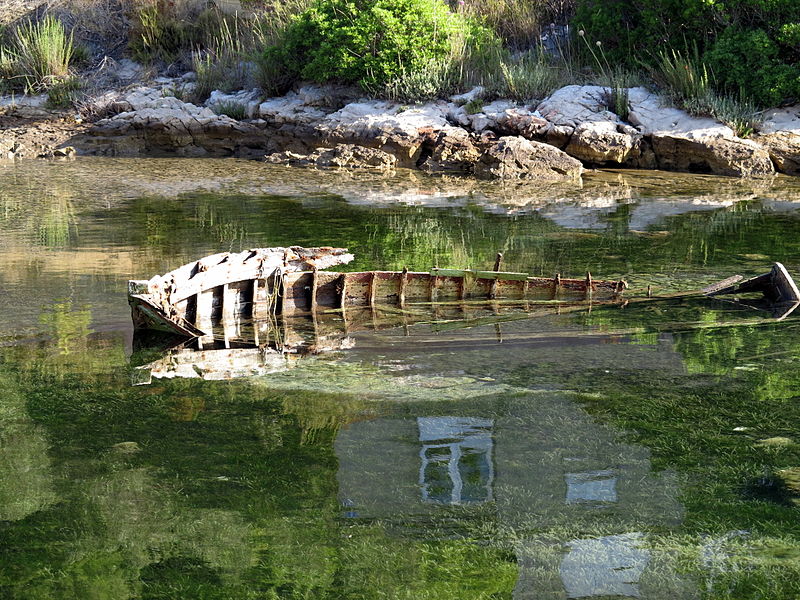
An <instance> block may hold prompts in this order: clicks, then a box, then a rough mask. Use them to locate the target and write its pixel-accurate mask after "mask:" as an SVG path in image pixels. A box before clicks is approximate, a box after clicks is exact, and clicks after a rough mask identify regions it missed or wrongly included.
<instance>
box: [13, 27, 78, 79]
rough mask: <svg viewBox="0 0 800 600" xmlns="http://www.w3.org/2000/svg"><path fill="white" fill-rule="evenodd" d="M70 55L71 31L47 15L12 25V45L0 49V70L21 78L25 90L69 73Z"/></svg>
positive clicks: (65, 76)
mask: <svg viewBox="0 0 800 600" xmlns="http://www.w3.org/2000/svg"><path fill="white" fill-rule="evenodd" d="M72 56H73V42H72V34H71V33H70V34H67V32H66V31H65V29H64V26H63V25H62V24H61V22H60V21H58V20H57V19H55V18H54V17H52V16H49V15H48V16H46V17H45V18H44V19H42V20H41V21H38V22H31V21H29V22H27V23H24V24H22V25H20V26H19V27H18V28H17V29H16V31H15V32H14V37H13V41H12V48H11V49H6V50H5V51H3V52H2V53H0V70H2V71H5V72H10V73H12V75H11V77H12V78H16V79H19V80H21V81H23V82H24V87H25V90H26V91H29V92H33V91H39V90H41V89H47V88H48V87H50V86H51V85H54V84H57V83H59V82H61V81H62V80H64V79H65V78H67V77H68V76H69V74H70V69H69V67H70V62H71V60H72Z"/></svg>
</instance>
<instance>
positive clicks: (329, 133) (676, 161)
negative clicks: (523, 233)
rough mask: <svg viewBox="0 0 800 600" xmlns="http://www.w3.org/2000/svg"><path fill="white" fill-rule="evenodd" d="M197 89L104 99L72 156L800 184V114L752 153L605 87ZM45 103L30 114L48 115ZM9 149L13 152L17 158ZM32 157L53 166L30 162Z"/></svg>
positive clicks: (726, 133) (726, 135)
mask: <svg viewBox="0 0 800 600" xmlns="http://www.w3.org/2000/svg"><path fill="white" fill-rule="evenodd" d="M193 79H194V77H193V75H192V74H191V73H188V74H185V75H184V76H182V77H180V78H175V79H169V78H161V79H156V80H153V82H151V84H149V85H148V86H147V87H144V86H142V87H138V88H134V89H130V90H127V91H122V92H120V91H112V92H108V93H106V94H104V95H102V96H99V97H97V98H95V99H94V101H93V102H92V103H90V106H89V107H88V108H87V111H86V112H85V114H89V115H92V116H93V118H94V119H97V117H98V116H105V118H101V119H99V120H96V122H94V123H93V124H92V126H91V128H90V129H89V130H88V131H87V132H86V133H85V134H83V135H78V136H75V137H74V138H73V139H71V140H64V141H63V144H64V145H66V144H69V145H72V146H75V147H76V148H77V149H78V152H79V153H84V154H85V153H90V154H112V155H142V154H148V155H150V154H155V155H158V154H169V155H179V156H239V157H246V158H261V157H263V156H271V157H274V158H273V159H272V160H276V161H282V162H287V163H290V164H305V165H315V166H324V165H330V166H337V167H341V166H345V167H347V168H370V169H382V170H385V169H390V168H392V167H404V168H414V169H421V170H423V171H426V172H429V173H440V174H480V175H481V176H491V177H497V176H503V177H522V178H526V179H527V178H534V177H537V178H543V179H550V178H553V177H566V178H571V177H574V176H575V171H576V169H575V163H574V162H570V161H566V160H565V155H562V153H560V152H554V151H552V150H551V149H552V148H555V149H558V150H559V151H563V152H564V153H566V155H568V156H570V157H572V158H573V159H577V160H578V161H580V162H581V163H583V164H584V165H588V166H625V167H633V168H647V169H651V168H660V169H666V170H674V171H688V172H702V173H714V174H719V175H734V176H740V177H760V176H766V175H771V174H772V173H773V172H774V169H775V166H777V168H778V169H779V170H780V171H783V172H786V173H792V174H795V173H798V172H800V142H798V140H800V137H798V136H800V111H798V109H797V107H793V108H789V109H780V110H775V111H772V112H771V113H768V114H767V118H766V120H765V123H764V126H762V127H761V130H760V131H759V132H758V135H757V136H756V137H755V138H754V139H741V138H739V137H737V136H736V135H735V134H734V132H733V131H732V130H731V129H730V128H729V127H727V126H725V125H723V124H721V123H719V122H717V121H715V120H714V119H711V118H700V117H694V116H691V115H689V114H688V113H686V112H685V111H683V110H679V109H677V108H674V107H669V106H664V105H663V101H662V99H661V98H659V97H658V96H656V95H654V94H653V93H651V92H650V91H648V90H646V89H644V88H631V89H630V90H629V106H628V108H629V111H628V115H626V120H625V121H623V120H622V119H620V117H619V116H617V115H616V114H614V113H613V112H610V111H609V110H607V109H606V107H605V105H606V100H607V96H608V90H607V89H606V88H603V87H600V86H578V85H573V86H566V87H564V88H561V89H559V90H557V91H555V92H554V93H553V94H552V95H551V96H550V97H549V98H547V99H545V100H544V101H543V102H541V103H540V104H539V105H538V106H536V107H535V108H534V107H527V106H523V105H521V104H519V103H516V102H513V101H509V100H495V101H492V102H488V103H484V104H482V102H483V101H482V97H483V96H484V95H485V94H486V91H485V90H483V89H482V88H475V89H474V90H471V91H470V92H468V93H466V94H461V95H459V96H453V97H452V98H451V99H450V100H449V101H445V100H440V101H436V102H429V103H427V104H423V105H419V106H413V107H407V106H402V105H400V104H398V103H394V102H388V101H379V100H369V99H364V98H359V97H358V90H354V89H353V88H349V87H344V86H319V85H307V86H303V87H300V88H299V89H297V90H295V91H292V92H289V93H288V94H286V95H285V96H282V97H278V98H269V99H266V100H264V99H262V98H259V97H258V95H259V92H258V90H242V91H239V92H234V93H222V92H220V91H215V92H213V93H212V94H211V97H210V98H209V99H208V100H207V101H206V102H205V103H204V105H203V106H197V105H195V104H192V103H190V102H186V101H185V100H184V99H182V98H185V97H187V95H189V94H191V92H192V90H193V86H194V82H193ZM2 102H3V101H2V99H0V108H2ZM40 103H41V99H37V100H35V101H31V103H29V105H28V106H26V107H25V110H32V111H39V112H41V111H42V110H43V109H42V108H41V107H40V106H39V105H38V104H40ZM3 141H4V140H3V139H2V136H0V150H4V149H5V146H8V148H12V146H11V145H9V144H5V146H3ZM529 142H530V143H529ZM542 144H544V145H546V146H547V149H546V150H545V149H543V148H542V147H541V145H542ZM52 149H53V147H50V148H49V150H52ZM368 150H372V151H375V152H368ZM4 151H5V153H6V154H8V152H11V153H12V154H14V152H16V151H15V150H13V149H12V150H9V149H5V150H4ZM331 151H332V152H331ZM31 154H33V155H37V156H39V155H48V154H47V152H45V151H42V152H33V153H31V152H27V153H24V155H25V156H28V155H31ZM14 155H15V156H16V154H14ZM387 156H391V157H392V160H389V159H387ZM507 156H511V157H513V158H512V159H509V160H505V157H507ZM542 165H548V166H546V167H542Z"/></svg>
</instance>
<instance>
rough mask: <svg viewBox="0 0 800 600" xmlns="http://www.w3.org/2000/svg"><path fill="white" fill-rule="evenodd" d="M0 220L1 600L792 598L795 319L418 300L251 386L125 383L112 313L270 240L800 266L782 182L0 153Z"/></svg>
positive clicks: (629, 268) (740, 311) (398, 264)
mask: <svg viewBox="0 0 800 600" xmlns="http://www.w3.org/2000/svg"><path fill="white" fill-rule="evenodd" d="M0 225H2V227H0V294H2V298H3V303H2V310H0V597H2V598H6V597H7V598H48V599H49V598H98V599H100V598H108V599H116V598H237V599H238V598H331V599H334V598H336V599H338V598H409V599H412V598H413V599H416V598H430V599H436V600H438V599H447V598H459V599H462V598H516V599H528V598H537V599H538V598H567V597H569V598H580V597H593V598H605V597H640V598H737V599H738V598H796V597H798V595H800V525H799V523H800V521H799V520H798V510H800V509H798V500H800V493H798V492H797V491H796V490H795V489H793V488H792V483H793V482H796V481H797V478H798V474H797V473H798V472H795V474H793V473H792V472H791V471H787V469H789V470H790V469H797V468H799V467H800V431H798V425H797V423H798V422H800V421H798V419H799V418H800V409H798V404H797V401H798V392H797V391H796V390H797V389H798V384H800V381H798V379H800V376H798V375H797V373H798V372H800V370H799V369H798V366H800V364H799V363H800V347H798V343H797V339H798V337H797V335H798V332H800V326H799V325H800V320H798V318H797V317H795V316H793V315H792V316H789V317H788V318H787V319H786V320H784V321H781V322H775V321H773V320H771V319H770V318H769V315H768V314H767V313H765V312H759V311H756V310H753V309H750V308H747V307H743V306H737V305H733V304H729V303H724V302H718V301H710V300H671V301H659V302H654V303H631V304H629V305H628V306H627V307H625V308H621V307H620V306H594V307H592V308H591V310H588V309H587V308H581V309H580V310H576V311H567V310H562V311H561V313H560V314H559V313H558V312H557V311H556V310H555V309H552V310H543V309H537V311H536V312H534V313H531V314H529V315H524V314H520V312H519V311H511V310H505V309H498V310H497V311H496V312H497V313H498V314H494V312H493V311H491V310H490V311H486V310H484V311H479V310H477V309H476V310H472V311H471V312H470V311H467V313H466V314H457V315H454V314H452V313H446V314H443V313H439V314H438V315H437V314H427V315H423V316H422V317H417V318H410V319H409V318H406V325H405V327H403V326H398V327H395V328H387V329H380V330H377V331H372V330H370V329H369V328H363V330H362V331H356V332H350V334H349V335H348V337H347V344H346V346H348V348H347V349H340V350H338V351H334V352H321V353H319V354H317V355H312V356H303V357H300V358H297V359H296V360H292V361H291V366H292V367H293V368H291V369H282V370H280V371H279V372H275V373H273V374H269V375H263V376H257V377H249V378H237V379H232V380H229V381H204V380H201V379H181V378H174V379H158V378H154V379H153V380H152V381H151V383H150V384H149V385H139V386H134V385H132V382H133V381H134V380H135V376H134V375H135V367H137V366H139V365H141V364H142V362H147V361H148V360H152V359H155V358H157V357H158V353H155V352H149V353H145V352H143V351H141V349H138V348H137V352H136V353H133V339H132V330H131V325H130V321H129V314H128V309H127V305H126V302H125V289H126V281H127V280H128V279H130V278H147V277H150V276H151V275H153V274H155V273H159V272H164V271H166V270H169V269H170V268H173V267H175V266H177V265H179V264H182V263H184V262H187V261H189V260H191V259H194V258H197V257H200V256H203V255H205V254H209V253H211V252H217V251H220V250H235V251H239V250H243V249H246V248H249V247H254V246H273V245H274V246H277V245H288V244H304V245H323V244H326V245H336V246H347V247H349V248H350V249H351V250H352V251H353V252H354V253H355V254H356V257H357V258H356V261H355V262H354V263H353V264H352V265H350V266H349V267H348V268H352V269H361V268H364V269H366V268H387V269H399V268H402V267H403V266H408V267H409V268H411V269H427V268H429V267H430V266H433V265H438V266H440V267H459V266H472V267H483V266H490V265H491V264H492V262H493V260H494V254H495V252H497V251H498V250H501V251H503V252H504V255H505V261H506V262H505V265H506V268H508V269H509V270H525V271H529V272H533V273H536V274H542V275H548V276H549V275H552V274H553V273H555V272H560V273H562V274H564V275H574V276H581V275H582V274H583V273H584V272H585V271H586V270H587V269H588V270H591V271H592V273H593V274H594V275H595V276H596V277H607V278H616V277H620V276H624V277H626V278H627V279H628V280H629V281H630V282H631V284H632V285H634V286H639V287H642V286H646V285H652V286H653V288H654V289H655V291H656V292H672V291H686V290H691V289H695V288H696V287H698V286H700V285H702V284H706V283H709V282H712V281H715V280H717V279H721V278H724V277H727V276H728V275H731V274H734V273H741V274H744V275H750V274H756V273H759V272H762V271H764V270H765V269H766V268H768V266H769V264H770V263H771V261H774V260H780V261H782V262H783V263H784V264H785V265H786V266H787V267H788V268H789V270H790V271H791V272H793V273H798V272H800V241H798V233H800V184H799V183H795V182H794V181H793V180H788V179H778V180H776V181H774V182H756V183H743V182H738V181H735V180H730V179H720V178H713V177H702V176H693V177H684V176H675V175H670V174H659V173H655V174H644V173H597V174H590V176H588V177H587V178H586V179H585V181H584V184H583V187H582V188H580V189H577V188H570V187H566V188H565V187H549V188H545V189H538V188H537V189H532V188H531V186H530V185H526V186H501V185H499V184H494V185H488V184H480V183H475V182H468V181H459V180H453V181H449V180H440V179H424V178H419V177H417V176H413V175H410V174H400V175H398V176H396V177H393V178H382V177H378V176H374V177H373V176H341V175H331V174H324V173H318V172H314V171H301V170H293V169H285V168H280V167H265V166H264V165H259V164H256V163H243V162H238V161H223V160H220V161H216V160H208V161H202V160H185V161H180V160H176V161H170V160H112V159H103V160H93V159H92V160H90V159H86V160H78V161H75V162H70V163H53V164H48V163H42V162H37V163H33V162H31V163H21V164H19V165H16V166H4V167H2V170H0ZM445 312H446V311H445ZM423 317H424V318H423ZM455 317H464V318H466V319H467V321H466V322H464V321H459V320H458V319H456V318H455ZM420 320H422V321H424V322H418V321H420ZM431 321H433V322H431ZM397 324H398V325H399V324H400V323H397ZM787 482H788V483H787Z"/></svg>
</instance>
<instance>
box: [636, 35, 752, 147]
mask: <svg viewBox="0 0 800 600" xmlns="http://www.w3.org/2000/svg"><path fill="white" fill-rule="evenodd" d="M651 74H652V76H653V80H654V81H655V82H656V83H657V84H658V85H659V86H660V87H661V89H662V91H663V92H664V93H665V94H666V95H667V96H668V97H669V98H670V100H672V101H673V102H674V103H675V104H677V105H678V106H680V107H681V108H683V109H685V110H686V111H687V112H689V113H690V114H693V115H699V116H711V117H714V118H716V119H718V120H719V121H721V122H723V123H725V124H726V125H728V126H729V127H730V128H731V129H733V131H734V132H735V133H736V135H738V136H739V137H747V136H749V135H750V134H751V133H753V131H754V130H755V127H756V125H757V123H758V119H757V118H756V114H757V109H756V106H755V104H753V102H752V101H750V100H748V99H747V98H743V97H741V96H740V97H738V98H737V97H734V96H733V95H730V94H724V93H720V92H717V91H716V90H715V89H714V85H713V79H714V77H713V72H712V71H711V70H710V69H709V68H708V66H707V65H706V64H705V62H703V60H702V59H701V58H700V56H699V54H698V52H697V49H696V48H695V50H694V52H693V53H692V54H690V53H686V54H684V53H682V52H680V51H678V50H674V49H673V50H670V51H669V52H667V51H663V52H659V53H658V62H657V66H656V67H655V68H653V69H651Z"/></svg>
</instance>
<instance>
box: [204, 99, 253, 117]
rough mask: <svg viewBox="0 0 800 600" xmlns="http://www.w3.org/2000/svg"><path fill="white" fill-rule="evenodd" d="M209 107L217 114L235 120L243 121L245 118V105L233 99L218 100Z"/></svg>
mask: <svg viewBox="0 0 800 600" xmlns="http://www.w3.org/2000/svg"><path fill="white" fill-rule="evenodd" d="M211 109H212V110H213V111H214V112H215V113H217V114H218V115H226V116H228V117H230V118H231V119H236V120H237V121H244V120H245V119H246V118H247V106H245V105H244V104H242V103H241V102H236V101H234V100H227V101H225V102H218V103H217V104H215V105H214V106H212V107H211Z"/></svg>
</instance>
